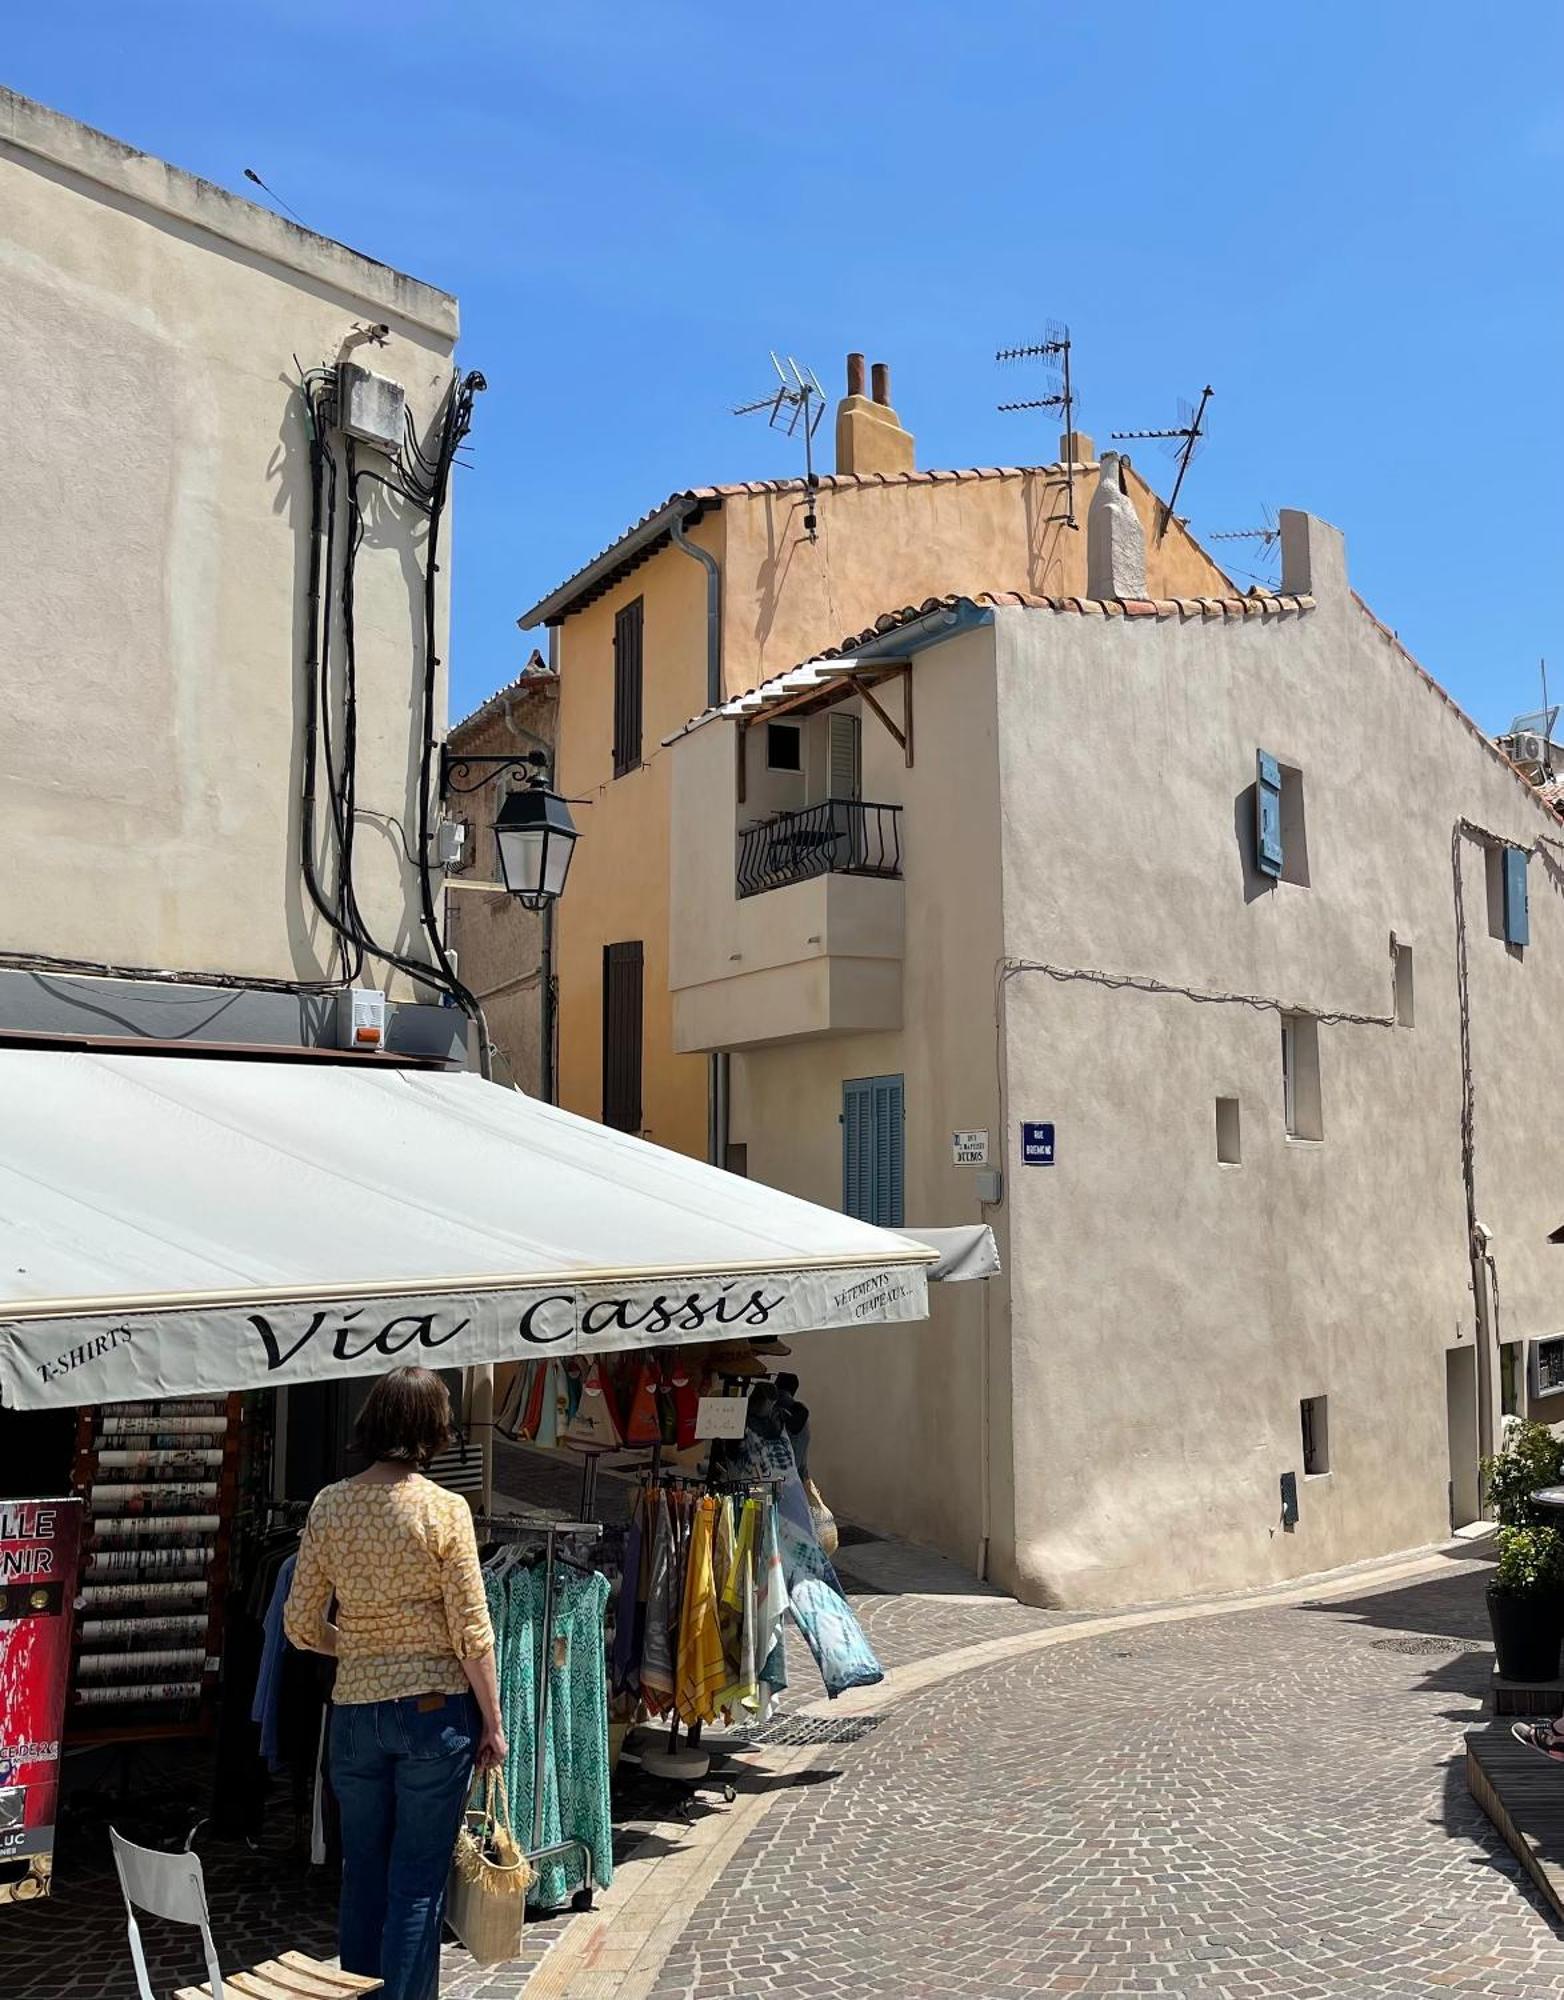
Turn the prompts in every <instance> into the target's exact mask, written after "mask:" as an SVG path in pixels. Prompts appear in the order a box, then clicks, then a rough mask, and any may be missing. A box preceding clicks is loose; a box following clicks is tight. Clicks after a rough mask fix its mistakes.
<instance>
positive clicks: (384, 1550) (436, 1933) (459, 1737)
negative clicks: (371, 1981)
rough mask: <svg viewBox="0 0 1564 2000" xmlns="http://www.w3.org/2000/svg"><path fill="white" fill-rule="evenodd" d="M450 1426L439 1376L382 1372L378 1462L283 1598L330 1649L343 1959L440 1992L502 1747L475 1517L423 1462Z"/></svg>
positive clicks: (356, 1481)
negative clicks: (464, 1862)
mask: <svg viewBox="0 0 1564 2000" xmlns="http://www.w3.org/2000/svg"><path fill="white" fill-rule="evenodd" d="M450 1435H451V1400H450V1397H449V1396H448V1395H447V1394H446V1389H445V1384H444V1383H443V1382H442V1381H441V1380H440V1378H439V1376H438V1375H435V1374H432V1373H431V1372H430V1370H429V1369H427V1368H398V1369H394V1370H393V1371H392V1372H391V1373H390V1374H389V1375H382V1376H381V1377H380V1379H379V1380H378V1381H377V1382H376V1384H375V1386H374V1388H372V1389H371V1390H370V1392H369V1395H368V1396H367V1398H366V1399H365V1402H364V1407H363V1409H362V1410H361V1411H360V1413H359V1419H358V1428H357V1432H356V1434H355V1443H356V1444H357V1446H358V1449H359V1451H360V1452H361V1453H362V1454H363V1455H364V1457H365V1458H366V1459H368V1460H369V1465H368V1468H367V1470H365V1471H363V1472H361V1473H359V1474H358V1475H357V1477H356V1478H353V1479H344V1480H341V1481H339V1482H338V1484H337V1485H335V1486H328V1487H326V1488H325V1489H324V1491H322V1492H321V1493H320V1494H319V1495H318V1496H317V1498H316V1501H315V1504H314V1506H313V1507H311V1509H310V1516H309V1520H308V1522H307V1523H306V1524H305V1529H304V1538H303V1541H302V1542H301V1544H300V1547H299V1559H298V1565H297V1567H296V1569H295V1570H294V1575H293V1587H292V1589H291V1590H290V1591H289V1593H288V1602H287V1605H286V1607H285V1609H284V1613H283V1625H284V1629H285V1630H286V1632H287V1635H288V1637H289V1638H290V1639H291V1640H292V1641H293V1643H294V1645H295V1646H302V1647H304V1648H306V1649H307V1650H309V1651H312V1652H317V1653H328V1654H331V1655H332V1656H334V1657H335V1659H336V1662H337V1680H336V1687H335V1690H334V1692H333V1695H332V1702H333V1708H332V1715H331V1739H330V1768H331V1783H332V1788H333V1790H334V1791H335V1792H336V1795H337V1801H338V1804H339V1805H340V1807H341V1812H342V1904H341V1910H340V1913H339V1917H338V1932H339V1941H340V1948H341V1957H342V1969H343V1971H344V1972H359V1973H364V1974H367V1975H368V1976H369V1977H371V1978H377V1979H381V1980H383V1981H384V1982H385V1985H384V1994H383V2000H434V1996H435V1995H436V1994H437V1993H438V1991H439V1981H440V1923H441V1918H442V1916H443V1913H444V1908H445V1883H446V1875H447V1872H448V1871H449V1868H450V1865H451V1850H452V1848H453V1847H454V1846H455V1844H456V1834H457V1829H458V1828H459V1826H460V1825H461V1817H462V1809H463V1807H464V1806H465V1804H466V1800H467V1792H468V1788H469V1786H470V1785H471V1783H472V1773H473V1765H474V1761H475V1760H476V1762H477V1765H478V1768H479V1769H480V1770H484V1769H487V1768H488V1767H489V1766H491V1765H500V1766H503V1764H504V1762H505V1755H506V1743H505V1732H504V1728H503V1726H502V1725H501V1721H500V1699H499V1685H498V1682H497V1680H496V1678H495V1671H494V1630H493V1627H492V1626H491V1625H490V1623H489V1611H488V1606H487V1604H486V1602H485V1600H484V1594H483V1577H482V1573H481V1572H480V1570H479V1567H478V1546H477V1540H476V1537H475V1536H474V1533H473V1525H472V1514H471V1513H470V1511H469V1510H468V1506H467V1503H466V1501H465V1500H463V1499H462V1498H461V1496H460V1495H459V1494H456V1493H448V1492H447V1491H446V1490H445V1488H444V1487H443V1486H436V1485H435V1484H434V1482H433V1481H432V1480H430V1479H426V1478H424V1476H423V1473H422V1470H421V1468H422V1467H424V1466H426V1465H427V1464H428V1463H429V1461H430V1460H431V1459H432V1458H433V1457H434V1455H435V1453H436V1452H438V1451H441V1450H443V1449H444V1447H445V1445H446V1444H447V1443H448V1442H449V1440H450ZM333 1599H334V1600H335V1603H336V1617H335V1618H334V1619H333V1618H332V1617H331V1616H330V1611H331V1606H332V1601H333Z"/></svg>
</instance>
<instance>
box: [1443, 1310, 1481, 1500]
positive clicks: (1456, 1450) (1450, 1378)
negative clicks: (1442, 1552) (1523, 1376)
mask: <svg viewBox="0 0 1564 2000" xmlns="http://www.w3.org/2000/svg"><path fill="white" fill-rule="evenodd" d="M1445 1435H1446V1438H1447V1440H1448V1445H1449V1453H1450V1526H1451V1528H1452V1529H1456V1528H1464V1527H1466V1526H1468V1525H1469V1524H1470V1523H1471V1522H1473V1521H1475V1520H1478V1519H1479V1518H1480V1517H1481V1513H1482V1500H1481V1491H1480V1482H1479V1479H1478V1469H1477V1349H1476V1348H1475V1347H1451V1348H1447V1349H1446V1350H1445Z"/></svg>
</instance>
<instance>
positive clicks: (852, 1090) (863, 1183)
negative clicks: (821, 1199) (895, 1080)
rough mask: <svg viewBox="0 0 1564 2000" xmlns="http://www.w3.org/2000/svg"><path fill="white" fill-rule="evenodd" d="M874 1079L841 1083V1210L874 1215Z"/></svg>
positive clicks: (870, 1218)
mask: <svg viewBox="0 0 1564 2000" xmlns="http://www.w3.org/2000/svg"><path fill="white" fill-rule="evenodd" d="M873 1107H874V1080H873V1078H872V1077H862V1078H855V1079H854V1080H853V1081H851V1082H848V1083H844V1084H843V1085H842V1213H843V1214H844V1215H855V1216H857V1218H858V1220H859V1221H860V1222H872V1221H873V1219H874V1109H873Z"/></svg>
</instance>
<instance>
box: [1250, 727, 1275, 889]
mask: <svg viewBox="0 0 1564 2000" xmlns="http://www.w3.org/2000/svg"><path fill="white" fill-rule="evenodd" d="M1254 756H1255V787H1254V845H1255V857H1256V859H1257V860H1258V861H1259V864H1260V872H1261V873H1262V874H1264V875H1276V876H1280V874H1281V872H1282V769H1281V766H1280V764H1278V763H1277V761H1276V759H1275V758H1274V757H1273V756H1271V755H1270V753H1269V752H1268V751H1265V750H1257V751H1256V752H1255V753H1254Z"/></svg>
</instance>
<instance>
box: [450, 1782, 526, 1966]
mask: <svg viewBox="0 0 1564 2000" xmlns="http://www.w3.org/2000/svg"><path fill="white" fill-rule="evenodd" d="M473 1797H474V1798H476V1797H477V1787H476V1786H474V1787H473ZM536 1879H537V1871H536V1870H535V1869H534V1868H533V1866H532V1863H531V1862H530V1861H529V1860H528V1859H527V1857H526V1855H525V1854H523V1853H522V1851H521V1848H520V1846H519V1845H518V1843H517V1840H516V1836H515V1834H514V1833H513V1832H512V1830H511V1823H510V1800H509V1799H508V1798H507V1797H506V1795H505V1779H504V1776H503V1774H502V1773H501V1772H499V1771H490V1772H488V1773H486V1775H485V1777H484V1779H483V1804H482V1805H481V1806H477V1807H475V1806H474V1805H473V1803H472V1799H469V1800H468V1802H467V1811H466V1813H465V1814H464V1815H463V1818H462V1830H461V1832H460V1833H459V1834H457V1836H456V1852H455V1853H454V1854H453V1855H452V1857H451V1880H450V1886H449V1888H448V1889H447V1891H446V1900H445V1920H446V1922H447V1923H448V1924H449V1925H450V1926H451V1929H452V1930H453V1931H455V1933H456V1935H457V1936H458V1937H459V1938H460V1939H461V1941H462V1943H463V1944H464V1945H466V1947H467V1949H468V1951H470V1952H471V1953H472V1956H473V1958H474V1960H475V1961H476V1963H477V1964H479V1965H500V1964H503V1963H504V1961H505V1960H506V1959H508V1958H515V1957H517V1956H518V1955H519V1953H520V1951H521V1927H522V1924H523V1922H524V1921H525V1919H526V1914H527V1891H528V1890H529V1889H530V1888H531V1887H532V1884H533V1882H534V1881H535V1880H536Z"/></svg>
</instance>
